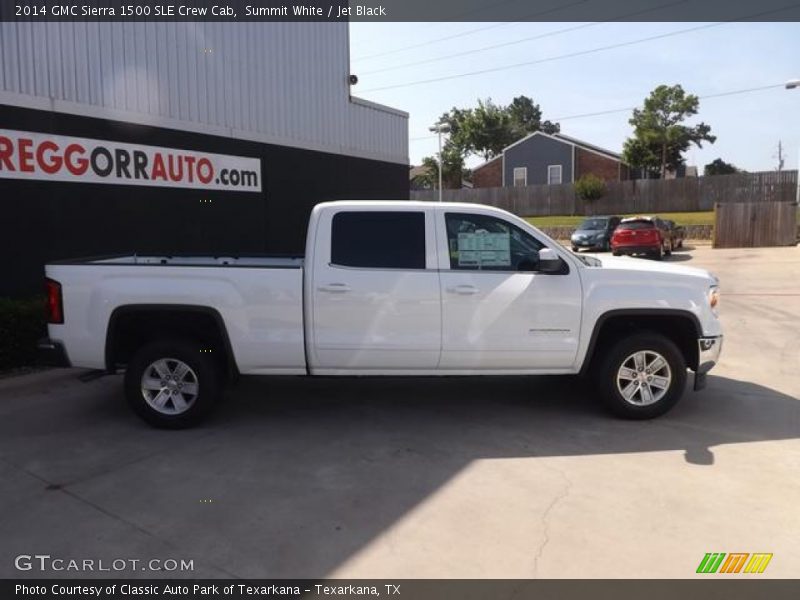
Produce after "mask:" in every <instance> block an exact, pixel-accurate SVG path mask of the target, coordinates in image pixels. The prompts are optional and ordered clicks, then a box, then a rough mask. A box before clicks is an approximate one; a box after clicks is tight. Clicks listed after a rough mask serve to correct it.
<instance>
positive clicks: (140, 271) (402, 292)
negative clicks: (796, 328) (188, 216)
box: [40, 201, 722, 427]
mask: <svg viewBox="0 0 800 600" xmlns="http://www.w3.org/2000/svg"><path fill="white" fill-rule="evenodd" d="M46 276H47V280H46V281H47V289H48V309H49V325H48V328H49V331H48V333H49V338H48V339H47V340H43V342H42V343H41V345H40V346H41V349H42V350H43V351H45V352H48V353H49V354H50V355H53V356H55V357H56V359H57V362H59V363H61V364H64V365H72V366H78V367H87V368H93V369H102V370H105V371H108V372H115V371H116V370H118V369H120V368H124V369H125V393H126V396H127V398H128V401H129V402H130V404H131V406H132V407H133V409H134V410H135V411H136V412H137V413H138V414H139V415H140V416H142V417H143V418H144V419H146V420H147V421H148V422H150V423H151V424H154V425H157V426H164V427H183V426H186V425H190V424H192V423H195V422H197V421H198V420H199V418H200V417H202V416H203V415H205V414H206V413H207V412H208V410H209V409H210V408H211V407H212V406H213V404H214V402H215V401H216V400H217V398H218V396H219V395H220V394H221V391H222V388H223V385H224V383H225V382H226V381H227V380H230V379H231V378H235V377H238V376H239V375H498V374H530V375H536V374H570V373H572V374H583V373H586V374H591V375H593V376H594V377H596V379H597V382H598V387H597V391H598V394H599V396H601V397H602V398H603V399H604V400H605V402H606V404H607V405H608V407H609V408H610V409H611V410H612V411H613V412H615V413H616V414H618V415H620V416H623V417H628V418H650V417H654V416H657V415H660V414H662V413H664V412H666V411H667V410H669V408H671V407H672V406H673V405H674V404H675V403H676V402H677V401H678V399H679V398H680V397H681V395H682V394H683V390H684V388H685V384H686V378H687V369H691V370H692V371H694V372H695V389H699V388H700V387H702V385H703V383H704V377H705V373H706V372H707V371H708V370H709V369H710V368H711V367H712V366H713V365H714V364H715V363H716V361H717V359H718V356H719V352H720V347H721V344H722V331H721V327H720V322H719V320H718V319H717V314H716V313H717V306H716V305H717V302H718V294H719V290H718V282H717V280H716V278H715V277H713V276H712V275H710V274H709V273H708V272H706V271H703V270H701V269H693V268H687V267H678V266H674V265H668V264H659V263H654V262H651V261H644V260H640V259H633V258H610V257H609V258H603V259H597V258H594V257H591V256H577V255H575V254H573V253H571V252H569V251H568V250H567V249H565V248H562V247H561V245H560V244H558V243H557V242H555V241H553V240H552V239H550V238H548V237H547V236H546V235H544V234H543V233H542V232H540V231H538V230H537V229H536V228H534V227H532V226H531V225H529V224H528V223H527V222H525V221H524V220H522V219H520V218H518V217H516V216H514V215H512V214H509V213H507V212H504V211H502V210H498V209H495V208H491V207H487V206H479V205H472V204H449V203H442V204H434V203H416V202H365V201H359V202H331V203H324V204H320V205H318V206H317V207H315V209H314V210H313V212H312V214H311V218H310V221H309V225H308V234H307V242H306V255H305V258H301V257H291V258H288V257H221V256H218V257H189V256H183V257H181V256H138V255H133V256H121V257H113V258H99V259H85V260H82V261H64V262H60V263H53V264H48V265H47V266H46Z"/></svg>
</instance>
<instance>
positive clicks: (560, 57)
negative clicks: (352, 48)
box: [362, 4, 800, 92]
mask: <svg viewBox="0 0 800 600" xmlns="http://www.w3.org/2000/svg"><path fill="white" fill-rule="evenodd" d="M797 6H800V4H792V5H789V6H784V7H783V8H779V9H775V10H769V11H764V12H762V13H758V14H755V15H749V16H747V17H742V18H741V19H734V20H730V21H720V22H717V23H710V24H706V25H699V26H697V27H689V28H687V29H678V30H676V31H670V32H668V33H662V34H659V35H652V36H648V37H644V38H639V39H636V40H630V41H627V42H620V43H617V44H609V45H608V46H599V47H597V48H591V49H589V50H580V51H578V52H570V53H568V54H560V55H557V56H550V57H547V58H540V59H537V60H529V61H525V62H520V63H514V64H510V65H503V66H500V67H492V68H490V69H481V70H478V71H468V72H466V73H458V74H455V75H444V76H442V77H434V78H431V79H418V80H416V81H408V82H405V83H398V84H395V85H387V86H383V87H378V88H371V89H367V90H362V91H363V92H379V91H383V90H392V89H397V88H403V87H411V86H417V85H424V84H426V83H436V82H439V81H450V80H452V79H460V78H462V77H471V76H474V75H485V74H486V73H496V72H498V71H507V70H509V69H516V68H517V67H526V66H530V65H537V64H542V63H546V62H553V61H556V60H563V59H565V58H574V57H576V56H585V55H588V54H594V53H596V52H604V51H606V50H614V49H616V48H624V47H626V46H634V45H636V44H642V43H645V42H650V41H653V40H659V39H664V38H669V37H674V36H676V35H683V34H684V33H691V32H694V31H700V30H704V29H711V28H712V27H720V26H722V25H728V24H730V23H734V22H737V21H742V20H745V19H753V18H757V17H761V16H764V15H767V14H771V13H775V12H780V11H784V10H787V9H789V8H795V7H797Z"/></svg>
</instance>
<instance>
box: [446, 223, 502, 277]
mask: <svg viewBox="0 0 800 600" xmlns="http://www.w3.org/2000/svg"><path fill="white" fill-rule="evenodd" d="M458 266H459V267H477V268H479V269H480V268H483V267H510V266H511V236H510V235H509V234H508V233H489V232H488V231H485V230H479V231H477V232H475V233H459V234H458Z"/></svg>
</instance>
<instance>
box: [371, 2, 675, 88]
mask: <svg viewBox="0 0 800 600" xmlns="http://www.w3.org/2000/svg"><path fill="white" fill-rule="evenodd" d="M686 2H688V0H677V2H670V3H668V4H660V5H658V6H655V7H652V8H646V9H644V10H638V11H636V12H632V13H628V14H625V15H621V16H619V17H615V18H613V19H609V20H607V21H595V22H592V23H584V24H582V25H576V26H574V27H566V28H564V29H557V30H555V31H548V32H546V33H540V34H537V35H533V36H530V37H525V38H521V39H518V40H513V41H511V42H503V43H502V44H492V45H491V46H483V47H482V48H474V49H472V50H466V51H463V52H454V53H453V54H447V55H445V56H436V57H433V58H426V59H424V60H418V61H414V62H409V63H403V64H401V65H395V66H392V67H386V68H383V69H375V70H373V71H364V72H361V73H359V75H362V76H363V75H372V74H374V73H384V72H386V71H396V70H398V69H405V68H407V67H415V66H417V65H424V64H429V63H433V62H439V61H442V60H448V59H450V58H458V57H461V56H467V55H469V54H477V53H478V52H485V51H487V50H495V49H497V48H505V47H506V46H514V45H516V44H522V43H524V42H531V41H534V40H540V39H543V38H547V37H554V36H556V35H561V34H562V33H569V32H571V31H578V30H579V29H587V28H589V27H595V26H597V25H606V24H608V23H613V22H615V21H619V20H621V19H628V18H630V17H635V16H638V15H642V14H645V13H648V12H652V11H654V10H661V9H662V8H669V7H673V6H675V5H677V4H686Z"/></svg>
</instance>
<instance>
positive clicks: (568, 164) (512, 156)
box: [495, 131, 630, 187]
mask: <svg viewBox="0 0 800 600" xmlns="http://www.w3.org/2000/svg"><path fill="white" fill-rule="evenodd" d="M588 173H592V174H594V175H596V176H598V177H600V178H601V179H604V180H605V181H622V180H625V179H629V176H630V170H629V168H628V165H626V164H625V163H624V162H623V160H622V155H620V154H618V153H616V152H612V151H610V150H606V149H605V148H600V147H599V146H595V145H594V144H589V143H587V142H584V141H582V140H578V139H576V138H573V137H570V136H567V135H564V134H561V133H555V134H548V133H543V132H541V131H536V132H534V133H532V134H530V135H528V136H526V137H524V138H522V139H521V140H518V141H517V142H514V143H513V144H511V145H510V146H507V147H506V148H505V149H504V150H503V167H502V181H500V182H496V183H495V184H496V185H502V186H504V187H510V186H524V185H539V184H551V185H555V184H560V183H573V182H575V181H576V180H578V179H579V178H580V177H581V176H582V175H586V174H588Z"/></svg>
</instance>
